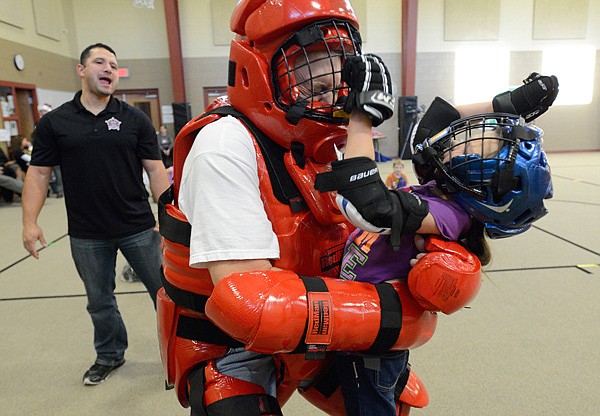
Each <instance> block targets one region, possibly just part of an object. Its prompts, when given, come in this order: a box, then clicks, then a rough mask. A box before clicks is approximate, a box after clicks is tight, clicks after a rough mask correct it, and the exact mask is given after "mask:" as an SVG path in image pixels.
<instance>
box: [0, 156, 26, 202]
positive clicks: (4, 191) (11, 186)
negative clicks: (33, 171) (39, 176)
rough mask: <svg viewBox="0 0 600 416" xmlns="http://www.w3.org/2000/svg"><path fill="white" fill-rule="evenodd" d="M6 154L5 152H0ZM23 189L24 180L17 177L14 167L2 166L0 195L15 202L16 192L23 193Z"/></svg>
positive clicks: (0, 170)
mask: <svg viewBox="0 0 600 416" xmlns="http://www.w3.org/2000/svg"><path fill="white" fill-rule="evenodd" d="M0 153H2V154H4V153H3V152H0ZM22 191H23V181H21V180H19V179H17V178H16V177H15V173H14V171H13V170H12V169H10V168H6V169H4V167H3V166H0V195H2V199H4V201H5V202H8V203H9V204H10V203H11V202H13V196H14V194H19V195H21V192H22Z"/></svg>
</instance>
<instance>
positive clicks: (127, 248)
mask: <svg viewBox="0 0 600 416" xmlns="http://www.w3.org/2000/svg"><path fill="white" fill-rule="evenodd" d="M70 240H71V255H72V257H73V260H74V261H75V267H76V268H77V272H78V273H79V277H80V278H81V280H82V281H83V284H84V286H85V292H86V294H87V299H88V303H87V311H88V313H89V314H90V316H91V318H92V323H93V325H94V348H95V349H96V355H97V357H96V363H97V364H102V365H114V364H115V363H117V362H119V361H121V360H122V359H123V357H124V356H125V350H126V349H127V330H126V329H125V323H124V322H123V319H122V317H121V313H120V312H119V308H118V306H117V299H116V297H115V294H114V291H115V286H116V285H115V274H116V273H115V267H116V263H117V250H121V253H122V254H123V256H125V258H126V259H127V261H128V262H129V264H130V265H131V267H132V268H133V270H135V272H136V273H137V275H138V276H139V277H140V280H141V281H142V283H143V284H144V286H146V289H147V290H148V293H149V294H150V297H151V298H152V301H153V302H154V308H155V309H156V292H158V289H160V288H161V286H162V283H161V278H160V267H161V263H162V256H161V251H160V236H159V234H158V233H157V232H155V231H154V230H153V229H148V230H146V231H142V232H140V233H137V234H134V235H131V236H128V237H122V238H115V239H110V240H93V239H82V238H73V237H71V239H70Z"/></svg>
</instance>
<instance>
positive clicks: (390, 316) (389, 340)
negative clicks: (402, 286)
mask: <svg viewBox="0 0 600 416" xmlns="http://www.w3.org/2000/svg"><path fill="white" fill-rule="evenodd" d="M375 289H376V290H377V293H378V294H379V300H380V301H381V323H380V325H379V333H378V334H377V337H376V338H375V341H374V342H373V344H372V345H371V347H370V348H369V349H368V350H367V351H366V352H368V353H382V352H387V351H389V349H390V348H392V347H393V346H394V344H395V343H396V341H397V340H398V337H399V336H400V330H401V329H402V304H401V303H400V297H399V296H398V293H397V292H396V289H394V286H392V285H391V284H389V283H385V282H384V283H379V284H376V285H375Z"/></svg>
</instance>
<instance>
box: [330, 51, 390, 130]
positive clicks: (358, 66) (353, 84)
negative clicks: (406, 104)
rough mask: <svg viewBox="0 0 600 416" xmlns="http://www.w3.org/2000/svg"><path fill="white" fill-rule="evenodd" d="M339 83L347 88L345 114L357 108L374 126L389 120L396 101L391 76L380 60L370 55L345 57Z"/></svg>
mask: <svg viewBox="0 0 600 416" xmlns="http://www.w3.org/2000/svg"><path fill="white" fill-rule="evenodd" d="M342 81H344V82H345V83H346V84H348V87H349V88H350V92H349V94H348V99H347V100H346V104H345V106H344V111H345V112H346V113H348V114H351V113H352V111H353V110H354V109H356V108H357V109H359V110H361V111H363V112H364V113H365V114H367V115H368V116H369V118H370V119H371V120H372V121H373V126H374V127H377V126H378V125H380V124H381V123H383V122H384V121H385V120H387V119H389V118H390V117H392V115H393V114H394V106H395V104H396V98H395V97H394V94H393V83H392V77H391V76H390V73H389V71H388V69H387V67H386V66H385V64H384V63H383V61H382V60H381V58H379V57H378V56H376V55H371V54H366V55H359V56H351V57H348V59H346V62H345V63H344V68H343V69H342Z"/></svg>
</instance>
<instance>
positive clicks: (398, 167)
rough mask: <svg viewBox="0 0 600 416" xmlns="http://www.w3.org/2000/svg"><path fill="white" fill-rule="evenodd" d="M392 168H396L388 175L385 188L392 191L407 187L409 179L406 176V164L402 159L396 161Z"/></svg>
mask: <svg viewBox="0 0 600 416" xmlns="http://www.w3.org/2000/svg"><path fill="white" fill-rule="evenodd" d="M392 167H393V168H394V171H393V172H392V173H390V174H389V175H388V177H387V179H386V180H385V186H387V188H388V189H390V190H394V189H400V188H404V187H405V186H407V185H408V177H407V176H406V173H404V162H402V160H400V159H394V163H393V165H392Z"/></svg>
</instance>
